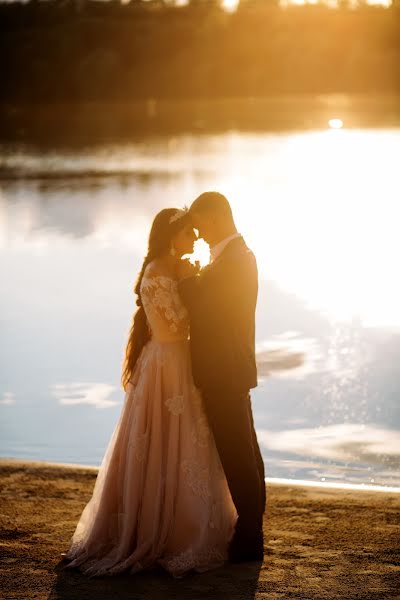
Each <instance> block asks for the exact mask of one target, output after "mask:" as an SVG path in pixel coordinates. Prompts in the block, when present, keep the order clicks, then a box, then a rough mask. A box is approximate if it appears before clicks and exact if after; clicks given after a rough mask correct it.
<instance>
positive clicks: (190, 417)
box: [65, 263, 237, 577]
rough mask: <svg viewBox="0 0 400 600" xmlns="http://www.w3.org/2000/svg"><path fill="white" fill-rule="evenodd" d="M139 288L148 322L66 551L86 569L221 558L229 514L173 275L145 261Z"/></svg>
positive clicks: (192, 564) (173, 566)
mask: <svg viewBox="0 0 400 600" xmlns="http://www.w3.org/2000/svg"><path fill="white" fill-rule="evenodd" d="M141 298H142V302H143V307H144V309H145V312H146V316H147V320H148V323H149V326H150V329H151V332H152V337H151V339H150V341H149V342H148V343H147V344H146V346H145V347H144V348H143V350H142V353H141V355H140V357H139V360H138V362H137V363H136V366H135V370H134V373H133V376H132V379H131V381H130V383H129V384H128V387H127V390H126V394H125V400H124V404H123V407H122V410H121V415H120V418H119V421H118V423H117V425H116V427H115V429H114V432H113V434H112V437H111V439H110V442H109V444H108V447H107V450H106V452H105V454H104V457H103V460H102V463H101V466H100V469H99V472H98V475H97V479H96V482H95V486H94V490H93V495H92V497H91V499H90V500H89V502H88V503H87V505H86V506H85V508H84V510H83V512H82V514H81V516H80V519H79V521H78V524H77V527H76V530H75V532H74V534H73V536H72V539H71V545H70V548H69V550H68V552H67V553H66V554H65V558H66V559H69V560H71V562H69V563H68V564H67V565H66V567H67V568H68V567H78V568H79V569H80V570H81V571H82V572H84V573H85V574H87V575H89V576H95V575H111V574H116V573H120V572H122V571H129V572H130V573H135V572H137V571H141V570H143V569H147V568H152V567H154V566H156V565H157V564H158V565H161V566H162V567H163V568H164V569H166V570H167V571H168V572H169V573H171V574H172V575H173V576H174V577H181V576H182V575H183V574H184V573H185V572H187V571H189V570H191V569H194V570H196V571H198V572H202V571H206V570H209V569H212V568H215V567H218V566H220V565H222V564H223V563H224V562H225V561H226V560H227V552H228V544H229V541H230V540H231V538H232V536H233V533H234V528H235V524H236V520H237V511H236V509H235V506H234V504H233V501H232V497H231V494H230V491H229V488H228V484H227V481H226V477H225V473H224V471H223V469H222V466H221V462H220V459H219V456H218V452H217V449H216V446H215V442H214V438H213V435H212V432H211V430H210V428H209V425H208V421H207V419H206V415H205V413H204V410H203V406H202V401H201V396H200V394H199V391H198V390H197V389H196V387H195V386H194V384H193V379H192V373H191V365H190V353H189V340H188V335H189V323H188V315H187V312H186V309H185V307H184V306H183V304H182V302H181V300H180V298H179V295H178V292H177V282H176V280H174V279H172V278H171V277H169V276H166V275H165V274H162V273H161V272H158V271H157V268H156V266H155V263H150V264H149V265H148V266H147V268H146V270H145V273H144V277H143V280H142V284H141Z"/></svg>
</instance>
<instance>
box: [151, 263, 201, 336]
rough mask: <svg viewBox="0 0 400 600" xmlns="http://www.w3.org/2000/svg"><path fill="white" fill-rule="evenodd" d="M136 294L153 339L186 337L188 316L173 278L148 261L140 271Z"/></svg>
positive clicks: (187, 333) (187, 334)
mask: <svg viewBox="0 0 400 600" xmlns="http://www.w3.org/2000/svg"><path fill="white" fill-rule="evenodd" d="M140 295H141V299H142V303H143V308H144V310H145V313H146V317H147V321H148V323H149V326H150V330H151V333H152V337H153V339H155V340H157V341H166V342H168V341H175V340H185V339H187V338H188V337H189V317H188V313H187V310H186V308H185V306H184V305H183V304H182V301H181V299H180V297H179V294H178V282H177V280H176V279H174V278H172V277H170V276H167V275H164V274H162V273H160V271H159V270H158V269H157V268H156V267H155V265H154V263H150V264H148V265H147V267H146V269H145V272H144V275H143V279H142V283H141V285H140Z"/></svg>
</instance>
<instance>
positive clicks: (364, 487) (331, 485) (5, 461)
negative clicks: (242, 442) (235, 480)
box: [0, 457, 400, 494]
mask: <svg viewBox="0 0 400 600" xmlns="http://www.w3.org/2000/svg"><path fill="white" fill-rule="evenodd" d="M4 466H12V467H23V468H29V467H30V466H31V467H32V468H35V469H36V468H42V469H46V468H61V469H71V470H82V471H91V472H94V473H97V472H98V470H99V466H96V465H87V464H79V463H62V462H53V461H47V460H28V459H20V458H12V457H4V458H3V457H0V469H1V467H4ZM265 482H266V484H267V485H277V486H300V487H306V488H307V487H310V488H322V489H337V490H351V491H360V492H363V491H366V492H383V493H386V492H387V493H388V494H400V486H399V487H396V486H389V485H388V486H386V485H372V484H363V483H346V482H340V483H338V482H331V481H325V482H323V481H312V480H308V479H290V478H285V477H266V478H265Z"/></svg>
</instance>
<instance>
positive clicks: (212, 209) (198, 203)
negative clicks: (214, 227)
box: [190, 192, 233, 220]
mask: <svg viewBox="0 0 400 600" xmlns="http://www.w3.org/2000/svg"><path fill="white" fill-rule="evenodd" d="M190 212H191V213H194V212H196V213H209V214H215V215H217V214H218V215H221V216H223V217H225V218H226V219H231V220H233V215H232V209H231V205H230V204H229V202H228V199H227V198H226V197H225V196H224V195H223V194H220V193H219V192H203V194H200V196H198V197H197V198H196V199H195V200H194V202H193V203H192V205H191V207H190Z"/></svg>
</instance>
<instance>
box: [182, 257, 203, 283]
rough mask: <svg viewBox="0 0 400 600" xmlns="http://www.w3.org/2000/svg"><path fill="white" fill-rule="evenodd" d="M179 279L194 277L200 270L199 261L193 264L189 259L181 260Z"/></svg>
mask: <svg viewBox="0 0 400 600" xmlns="http://www.w3.org/2000/svg"><path fill="white" fill-rule="evenodd" d="M176 268H177V277H178V279H186V277H194V276H195V275H197V273H198V272H199V271H200V265H199V263H196V264H195V265H193V264H192V263H191V262H189V261H188V260H181V261H180V262H179V263H178V265H177V267H176Z"/></svg>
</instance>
